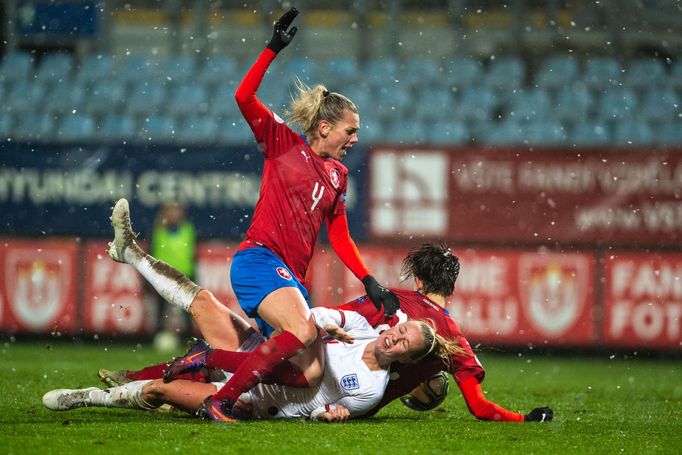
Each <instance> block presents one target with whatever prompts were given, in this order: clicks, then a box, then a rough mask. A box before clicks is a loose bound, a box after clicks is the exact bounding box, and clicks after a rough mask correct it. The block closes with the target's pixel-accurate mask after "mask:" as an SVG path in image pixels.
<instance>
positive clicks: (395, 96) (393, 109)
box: [365, 87, 413, 122]
mask: <svg viewBox="0 0 682 455" xmlns="http://www.w3.org/2000/svg"><path fill="white" fill-rule="evenodd" d="M375 95H376V96H375V97H374V102H373V104H372V106H371V107H372V108H373V109H372V115H374V116H376V117H377V119H378V120H380V121H382V122H387V121H390V120H393V119H396V118H404V117H407V116H408V115H409V114H408V111H409V109H410V107H411V106H412V105H413V99H412V97H411V96H410V94H409V92H408V91H407V90H389V89H387V88H386V87H383V88H381V89H379V90H378V93H376V94H375ZM365 106H368V103H365Z"/></svg>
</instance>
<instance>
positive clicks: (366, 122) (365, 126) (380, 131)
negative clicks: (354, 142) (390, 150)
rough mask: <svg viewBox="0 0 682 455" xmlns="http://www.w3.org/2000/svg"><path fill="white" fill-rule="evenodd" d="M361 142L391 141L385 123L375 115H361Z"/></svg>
mask: <svg viewBox="0 0 682 455" xmlns="http://www.w3.org/2000/svg"><path fill="white" fill-rule="evenodd" d="M358 141H359V143H360V144H378V143H385V142H389V141H388V140H387V138H386V132H385V129H384V126H383V123H382V122H380V121H379V120H377V119H376V118H374V117H362V116H361V117H360V131H358Z"/></svg>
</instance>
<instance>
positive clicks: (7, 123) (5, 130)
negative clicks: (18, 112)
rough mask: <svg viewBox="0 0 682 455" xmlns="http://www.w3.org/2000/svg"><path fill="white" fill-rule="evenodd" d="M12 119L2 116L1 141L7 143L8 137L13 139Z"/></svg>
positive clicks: (0, 123)
mask: <svg viewBox="0 0 682 455" xmlns="http://www.w3.org/2000/svg"><path fill="white" fill-rule="evenodd" d="M12 123H13V122H12V117H11V116H9V115H0V141H2V142H5V141H6V140H7V138H8V137H12V131H13V130H12V126H13V124H12Z"/></svg>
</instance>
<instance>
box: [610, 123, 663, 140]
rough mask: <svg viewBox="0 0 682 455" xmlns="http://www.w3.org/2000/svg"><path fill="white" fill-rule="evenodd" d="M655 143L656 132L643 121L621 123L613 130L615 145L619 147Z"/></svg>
mask: <svg viewBox="0 0 682 455" xmlns="http://www.w3.org/2000/svg"><path fill="white" fill-rule="evenodd" d="M654 142H655V139H654V132H653V131H652V129H651V127H650V126H649V125H648V124H647V123H645V122H642V121H636V120H629V119H628V120H624V121H620V122H617V123H616V126H615V127H614V129H613V143H614V144H617V145H649V144H653V143H654Z"/></svg>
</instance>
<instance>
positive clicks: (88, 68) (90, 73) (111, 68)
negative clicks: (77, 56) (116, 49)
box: [76, 54, 115, 86]
mask: <svg viewBox="0 0 682 455" xmlns="http://www.w3.org/2000/svg"><path fill="white" fill-rule="evenodd" d="M114 72H115V65H114V59H113V57H112V56H111V55H102V54H91V55H88V56H87V57H85V60H83V63H82V64H81V65H80V67H79V68H78V72H77V73H76V81H77V82H78V83H80V84H81V85H84V86H91V85H94V84H96V83H98V82H99V81H102V80H108V79H111V78H112V77H113V76H114Z"/></svg>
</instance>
